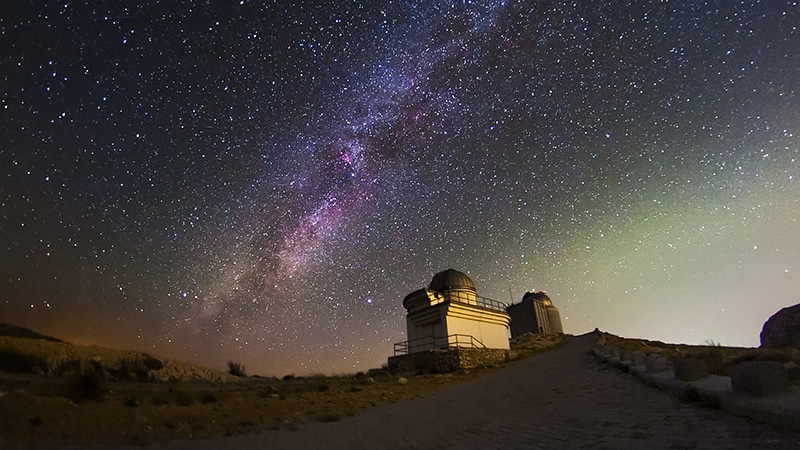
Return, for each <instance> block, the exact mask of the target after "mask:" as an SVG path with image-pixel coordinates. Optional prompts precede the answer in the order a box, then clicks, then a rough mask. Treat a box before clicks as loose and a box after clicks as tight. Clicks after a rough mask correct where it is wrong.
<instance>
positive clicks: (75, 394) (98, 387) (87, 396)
mask: <svg viewBox="0 0 800 450" xmlns="http://www.w3.org/2000/svg"><path fill="white" fill-rule="evenodd" d="M105 381H106V379H105V377H104V376H103V374H102V373H100V372H98V371H97V370H92V369H88V370H86V371H82V372H78V373H75V374H73V375H72V376H71V377H70V378H69V379H68V380H67V383H66V385H65V388H66V391H65V393H64V395H65V397H67V398H69V399H70V400H72V401H73V402H75V403H81V402H83V401H85V400H96V399H99V398H100V397H102V396H103V385H104V384H105Z"/></svg>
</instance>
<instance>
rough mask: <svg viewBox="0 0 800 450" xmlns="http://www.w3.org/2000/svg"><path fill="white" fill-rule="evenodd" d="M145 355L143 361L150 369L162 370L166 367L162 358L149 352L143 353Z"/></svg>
mask: <svg viewBox="0 0 800 450" xmlns="http://www.w3.org/2000/svg"><path fill="white" fill-rule="evenodd" d="M143 357H144V359H143V360H142V362H143V363H144V366H145V367H147V368H148V369H150V370H161V369H163V368H164V363H162V362H161V360H160V359H158V358H153V357H152V356H150V355H147V354H145V355H143Z"/></svg>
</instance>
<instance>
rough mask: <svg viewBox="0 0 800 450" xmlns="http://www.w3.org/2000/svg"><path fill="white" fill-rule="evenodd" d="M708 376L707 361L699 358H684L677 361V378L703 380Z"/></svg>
mask: <svg viewBox="0 0 800 450" xmlns="http://www.w3.org/2000/svg"><path fill="white" fill-rule="evenodd" d="M707 376H708V366H707V365H706V363H705V361H703V360H702V359H697V358H683V359H679V360H677V361H675V378H677V379H679V380H681V381H696V380H702V379H703V378H706V377H707Z"/></svg>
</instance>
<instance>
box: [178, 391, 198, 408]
mask: <svg viewBox="0 0 800 450" xmlns="http://www.w3.org/2000/svg"><path fill="white" fill-rule="evenodd" d="M193 403H194V395H192V393H191V392H186V391H175V404H176V405H178V406H191V405H192V404H193Z"/></svg>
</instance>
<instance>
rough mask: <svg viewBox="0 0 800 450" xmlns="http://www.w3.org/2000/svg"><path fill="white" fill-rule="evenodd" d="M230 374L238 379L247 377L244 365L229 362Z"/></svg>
mask: <svg viewBox="0 0 800 450" xmlns="http://www.w3.org/2000/svg"><path fill="white" fill-rule="evenodd" d="M228 373H229V374H231V375H233V376H236V377H245V376H247V375H246V374H245V371H244V364H242V363H238V362H233V361H228Z"/></svg>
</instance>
